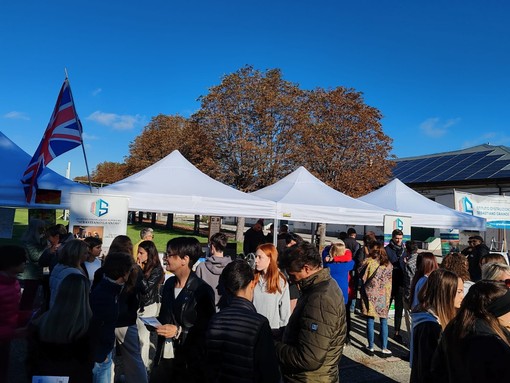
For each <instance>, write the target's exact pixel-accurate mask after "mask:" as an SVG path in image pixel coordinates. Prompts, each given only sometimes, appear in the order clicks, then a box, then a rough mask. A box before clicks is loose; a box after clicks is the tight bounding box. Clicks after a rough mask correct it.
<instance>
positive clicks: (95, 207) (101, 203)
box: [90, 199, 108, 217]
mask: <svg viewBox="0 0 510 383" xmlns="http://www.w3.org/2000/svg"><path fill="white" fill-rule="evenodd" d="M90 212H91V213H92V214H94V215H95V216H96V217H102V216H103V215H105V214H107V213H108V202H106V201H105V200H103V199H98V200H96V201H94V202H92V204H91V205H90Z"/></svg>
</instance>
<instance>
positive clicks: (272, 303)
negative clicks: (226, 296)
mask: <svg viewBox="0 0 510 383" xmlns="http://www.w3.org/2000/svg"><path fill="white" fill-rule="evenodd" d="M277 259H278V251H277V250H276V247H275V246H274V245H273V244H272V243H264V244H262V245H260V246H258V247H257V251H256V252H255V282H256V285H255V290H254V294H253V305H254V306H255V308H256V309H257V312H258V313H259V314H262V315H264V316H265V317H266V318H267V319H268V320H269V325H270V326H271V328H272V329H279V328H281V327H284V326H285V325H287V322H288V321H289V317H290V295H289V284H288V283H287V280H286V278H285V276H284V275H283V274H282V272H281V271H280V270H279V269H278V265H277V263H276V261H277Z"/></svg>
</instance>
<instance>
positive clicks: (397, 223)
mask: <svg viewBox="0 0 510 383" xmlns="http://www.w3.org/2000/svg"><path fill="white" fill-rule="evenodd" d="M396 229H399V230H402V232H403V233H404V239H403V242H404V243H405V242H406V241H409V240H411V217H403V216H401V215H385V216H384V246H386V245H387V244H388V243H390V239H391V233H392V232H393V230H396Z"/></svg>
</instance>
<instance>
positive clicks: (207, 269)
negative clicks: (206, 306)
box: [195, 255, 232, 311]
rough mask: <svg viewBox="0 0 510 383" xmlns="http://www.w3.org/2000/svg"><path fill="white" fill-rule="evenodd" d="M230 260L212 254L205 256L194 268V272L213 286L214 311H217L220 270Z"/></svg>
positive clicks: (230, 260)
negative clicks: (203, 260)
mask: <svg viewBox="0 0 510 383" xmlns="http://www.w3.org/2000/svg"><path fill="white" fill-rule="evenodd" d="M230 262H232V259H231V258H230V257H217V256H216V255H213V256H210V257H209V258H207V259H206V260H205V262H202V263H200V264H199V265H198V266H197V269H196V270H195V273H196V274H197V275H198V276H199V277H200V278H202V279H203V280H204V281H205V282H206V283H207V284H208V285H209V286H211V287H212V288H213V290H214V299H215V302H214V304H215V305H216V311H218V302H219V300H220V294H219V293H218V282H219V280H220V275H221V272H222V271H223V269H224V268H225V266H227V265H228V264H229V263H230Z"/></svg>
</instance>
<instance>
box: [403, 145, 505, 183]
mask: <svg viewBox="0 0 510 383" xmlns="http://www.w3.org/2000/svg"><path fill="white" fill-rule="evenodd" d="M480 148H481V149H480V151H471V152H469V153H466V152H464V151H459V152H455V153H448V154H447V153H444V154H438V155H436V156H427V157H417V158H414V159H409V160H406V159H402V160H397V163H396V165H395V168H394V169H393V175H394V176H395V177H396V178H398V179H399V180H400V181H402V182H404V183H427V182H448V181H462V180H485V179H501V178H510V166H509V165H510V150H508V149H507V148H505V149H507V150H501V149H502V148H504V147H494V149H488V148H487V146H486V145H483V146H481V147H480Z"/></svg>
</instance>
